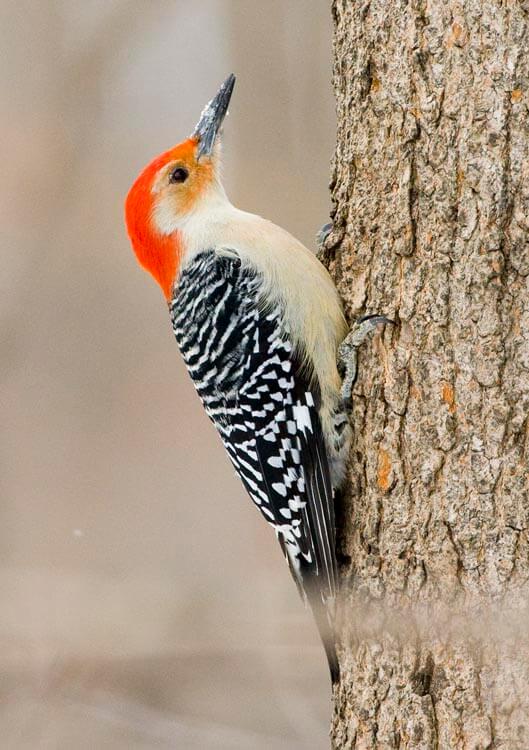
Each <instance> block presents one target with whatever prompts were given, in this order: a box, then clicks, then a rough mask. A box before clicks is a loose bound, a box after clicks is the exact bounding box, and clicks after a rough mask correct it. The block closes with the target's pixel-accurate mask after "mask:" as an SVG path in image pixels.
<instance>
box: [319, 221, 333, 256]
mask: <svg viewBox="0 0 529 750" xmlns="http://www.w3.org/2000/svg"><path fill="white" fill-rule="evenodd" d="M331 232H332V221H329V222H328V223H327V224H324V225H323V226H322V228H321V229H320V231H319V232H318V233H317V235H316V245H317V246H318V250H320V251H321V250H323V245H324V244H325V240H326V239H327V237H328V236H329V235H330V233H331Z"/></svg>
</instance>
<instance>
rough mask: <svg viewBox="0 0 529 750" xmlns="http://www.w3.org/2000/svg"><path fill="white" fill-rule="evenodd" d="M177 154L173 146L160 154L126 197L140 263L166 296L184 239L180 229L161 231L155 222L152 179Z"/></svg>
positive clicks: (130, 231) (168, 296)
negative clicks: (163, 232) (157, 228)
mask: <svg viewBox="0 0 529 750" xmlns="http://www.w3.org/2000/svg"><path fill="white" fill-rule="evenodd" d="M173 157H174V149H173V150H171V151H166V152H165V153H164V154H161V155H160V156H158V157H157V158H156V159H155V160H154V161H152V162H151V163H150V164H149V166H148V167H146V168H145V169H144V170H143V172H142V173H141V174H140V176H139V177H138V179H137V180H136V182H135V183H134V185H133V186H132V187H131V189H130V191H129V194H128V195H127V199H126V201H125V222H126V225H127V232H128V235H129V237H130V241H131V243H132V247H133V248H134V252H135V253H136V257H137V258H138V262H139V263H140V265H141V266H142V267H143V268H145V270H146V271H149V273H151V274H152V275H153V276H154V278H155V279H156V281H157V282H158V284H159V285H160V286H161V288H162V291H163V293H164V295H165V298H166V299H167V300H170V299H171V293H172V288H173V283H174V280H175V277H176V272H177V270H178V264H179V260H180V254H181V243H180V239H179V236H178V233H177V232H174V233H173V234H171V235H163V234H160V232H158V231H157V230H156V229H155V228H154V227H153V225H152V208H153V196H152V192H151V188H152V183H153V180H154V177H155V176H156V174H157V172H158V171H159V170H160V169H161V168H162V167H163V166H164V165H165V164H167V162H169V161H170V160H171V159H172V158H173Z"/></svg>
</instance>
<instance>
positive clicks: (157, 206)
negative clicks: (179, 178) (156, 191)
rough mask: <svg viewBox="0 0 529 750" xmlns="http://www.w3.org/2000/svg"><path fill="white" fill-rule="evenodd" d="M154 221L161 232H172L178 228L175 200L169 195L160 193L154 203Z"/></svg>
mask: <svg viewBox="0 0 529 750" xmlns="http://www.w3.org/2000/svg"><path fill="white" fill-rule="evenodd" d="M152 221H153V222H154V226H155V227H156V229H157V230H158V231H159V232H160V234H172V233H173V232H175V231H176V230H177V229H178V224H179V222H178V218H177V214H176V212H175V209H174V202H173V201H172V200H171V198H170V197H169V196H168V195H160V196H159V198H158V199H157V200H156V201H155V203H154V209H153V213H152Z"/></svg>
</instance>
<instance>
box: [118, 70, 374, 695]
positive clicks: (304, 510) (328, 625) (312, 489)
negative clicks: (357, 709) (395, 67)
mask: <svg viewBox="0 0 529 750" xmlns="http://www.w3.org/2000/svg"><path fill="white" fill-rule="evenodd" d="M234 84H235V76H234V75H230V76H229V77H228V78H227V79H226V81H225V82H224V83H223V84H222V86H221V88H220V90H219V91H218V93H217V94H216V96H215V97H214V98H213V99H212V100H211V101H210V102H209V104H207V105H206V107H205V109H204V110H203V112H202V115H201V117H200V119H199V122H198V124H197V126H196V127H195V130H194V131H193V133H192V135H191V136H190V137H189V138H187V139H186V140H184V141H183V142H182V143H180V144H178V145H177V146H175V147H174V148H172V149H170V150H169V151H166V152H164V153H163V154H161V155H160V156H158V157H157V158H155V159H154V160H153V161H152V162H151V163H150V164H149V165H148V166H147V167H146V168H145V169H144V170H143V171H142V172H141V174H140V175H139V177H138V178H137V179H136V181H135V182H134V184H133V186H132V188H131V189H130V191H129V193H128V196H127V199H126V205H125V219H126V226H127V231H128V235H129V237H130V240H131V244H132V247H133V249H134V251H135V253H136V256H137V259H138V261H139V263H140V264H141V266H143V267H144V268H145V269H146V270H147V271H148V272H150V273H151V274H152V276H153V277H154V278H155V280H156V281H157V282H158V284H159V285H160V287H161V289H162V291H163V293H164V296H165V298H166V300H167V303H168V306H169V312H170V317H171V321H172V326H173V330H174V334H175V336H176V340H177V343H178V346H179V348H180V352H181V354H182V356H183V359H184V361H185V364H186V365H187V368H188V370H189V374H190V375H191V378H192V380H193V382H194V384H195V387H196V390H197V392H198V395H199V397H200V399H201V400H202V403H203V405H204V407H205V410H206V412H207V414H208V416H209V417H210V419H211V421H212V422H213V424H214V425H215V427H216V428H217V430H218V432H219V434H220V437H221V439H222V442H223V443H224V446H225V448H226V451H227V453H228V456H229V458H230V459H231V462H232V464H233V466H234V468H235V471H236V473H237V474H238V475H239V477H240V478H241V480H242V482H243V484H244V486H245V488H246V490H247V491H248V494H249V495H250V497H251V499H252V500H253V502H254V503H255V505H256V506H257V507H258V508H259V510H260V511H261V513H262V515H263V516H264V518H265V519H266V521H267V522H268V523H269V524H270V525H271V526H272V527H273V528H274V530H275V533H276V535H277V539H278V541H279V543H280V545H281V548H282V550H283V553H284V555H285V557H286V560H287V562H288V565H289V567H290V570H291V573H292V575H293V577H294V580H295V582H296V584H297V586H298V589H299V591H300V593H301V595H302V597H303V598H304V600H305V601H307V602H308V603H309V605H310V607H311V609H312V611H313V613H314V616H315V620H316V623H317V626H318V628H319V631H320V634H321V638H322V641H323V644H324V647H325V651H326V654H327V659H328V662H329V668H330V672H331V679H332V681H333V683H334V682H336V681H337V680H338V679H339V667H338V661H337V656H336V647H335V637H334V632H333V620H334V617H335V605H336V594H337V585H338V584H337V564H336V556H335V523H334V504H333V503H334V493H335V492H336V491H337V490H338V489H339V488H340V487H341V485H342V483H343V480H344V478H345V471H346V468H345V464H346V458H347V454H348V450H349V444H350V438H351V427H350V425H349V420H348V413H347V409H346V401H347V399H348V394H347V390H349V391H350V388H351V385H352V382H353V380H354V375H355V372H356V362H355V356H354V354H355V352H356V348H357V347H358V346H359V344H360V343H361V341H362V339H363V338H364V337H365V335H366V333H367V332H369V330H371V328H372V327H373V326H374V325H376V324H377V323H378V322H380V321H381V320H383V319H382V318H379V317H373V318H371V319H369V320H366V321H364V322H363V323H361V324H360V326H359V327H357V328H356V330H355V331H353V332H352V334H351V335H350V336H349V337H348V338H347V339H346V334H347V332H348V330H347V325H346V322H345V318H344V314H343V310H342V306H341V303H340V300H339V297H338V293H337V291H336V289H335V287H334V284H333V282H332V280H331V278H330V276H329V274H328V273H327V271H326V269H325V268H324V267H323V265H322V264H321V263H320V262H319V260H318V259H317V258H316V256H315V255H314V254H313V253H311V252H310V251H309V250H308V249H307V248H305V247H304V246H303V245H302V244H301V243H300V242H298V241H297V240H296V239H295V238H294V237H292V235H290V234H289V233H288V232H286V231H285V230H284V229H281V228H280V227H278V226H276V225H275V224H272V223H271V222H269V221H266V220H265V219H263V218H261V217H260V216H256V215H253V214H250V213H246V212H245V211H241V210H239V209H238V208H235V206H233V205H232V204H231V203H230V201H229V199H228V197H227V195H226V193H225V191H224V188H223V186H222V183H221V179H220V130H221V126H222V123H223V120H224V118H225V115H226V113H227V109H228V104H229V102H230V98H231V95H232V91H233V87H234ZM344 339H345V344H343V345H342V354H343V353H344V352H345V354H347V355H348V358H349V363H350V366H349V369H348V372H347V373H346V377H345V380H344V383H345V385H344V388H345V391H343V390H342V379H341V377H340V374H339V371H338V366H337V355H338V350H339V347H340V344H341V343H342V342H343V341H344ZM351 363H352V365H351ZM346 370H347V364H346Z"/></svg>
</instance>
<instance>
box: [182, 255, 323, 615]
mask: <svg viewBox="0 0 529 750" xmlns="http://www.w3.org/2000/svg"><path fill="white" fill-rule="evenodd" d="M261 302H262V300H261V299H260V279H259V277H258V276H257V275H256V274H255V273H254V272H252V271H251V270H249V269H245V268H243V267H241V263H240V261H239V260H238V259H237V258H236V257H231V258H230V257H219V256H217V255H216V254H215V253H214V252H212V251H210V252H207V253H203V254H201V255H199V256H197V258H196V259H195V260H194V261H193V262H192V263H191V264H190V265H189V266H188V267H187V269H186V270H185V271H184V273H183V274H182V277H181V279H180V282H179V288H178V293H177V294H176V295H175V297H174V299H173V304H172V308H171V311H172V318H173V327H174V330H175V335H176V338H177V340H178V343H179V346H180V349H181V351H182V355H183V357H184V359H185V361H186V364H187V366H188V369H189V372H190V374H191V377H192V378H193V380H194V382H195V385H196V388H197V390H198V393H199V395H200V397H201V399H202V401H203V403H204V406H205V408H206V411H207V413H208V415H209V416H210V418H211V420H212V421H213V422H214V424H215V426H216V427H217V429H218V431H219V434H220V436H221V438H222V440H223V442H224V445H225V447H226V449H227V451H228V454H229V456H230V458H231V460H232V463H233V465H234V467H235V469H236V471H237V473H238V475H239V476H240V477H241V479H242V481H243V482H244V485H245V487H246V489H247V490H248V493H249V494H250V496H251V497H252V499H253V501H254V502H255V504H256V505H257V506H258V507H259V509H260V511H261V512H262V514H263V516H264V517H265V518H266V520H267V521H268V522H269V523H270V524H271V525H272V526H273V527H274V529H275V531H276V534H277V537H278V539H279V541H280V543H281V546H282V548H283V550H284V552H285V555H286V557H287V560H288V563H289V566H290V569H291V571H292V573H293V575H294V578H295V580H296V583H297V584H298V588H299V589H300V591H301V592H302V593H304V594H305V595H308V597H309V599H310V600H311V603H312V602H313V600H314V598H315V597H316V598H318V599H320V600H322V601H323V602H325V601H327V600H328V599H331V598H333V597H334V596H335V591H336V561H335V554H334V513H333V495H332V488H331V482H330V476H329V468H328V462H327V456H326V451H325V446H324V441H323V437H322V432H321V426H320V421H319V416H318V401H317V399H318V396H317V388H315V389H313V388H311V387H310V386H309V380H308V378H307V376H306V375H304V371H303V369H302V368H301V367H300V366H299V361H298V358H297V357H296V356H295V353H294V351H293V347H292V344H291V342H290V340H289V338H288V332H286V331H285V327H284V324H283V323H282V321H281V311H280V310H278V309H275V310H266V308H264V309H263V307H262V305H261Z"/></svg>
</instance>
